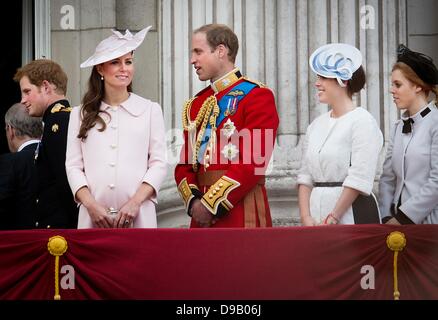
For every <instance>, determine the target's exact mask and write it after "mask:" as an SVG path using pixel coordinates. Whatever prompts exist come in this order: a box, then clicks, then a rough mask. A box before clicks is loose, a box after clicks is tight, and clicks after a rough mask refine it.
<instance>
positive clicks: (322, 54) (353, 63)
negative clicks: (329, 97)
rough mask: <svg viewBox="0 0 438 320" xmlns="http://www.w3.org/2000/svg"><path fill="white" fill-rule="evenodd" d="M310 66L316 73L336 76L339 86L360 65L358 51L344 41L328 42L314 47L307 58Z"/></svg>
mask: <svg viewBox="0 0 438 320" xmlns="http://www.w3.org/2000/svg"><path fill="white" fill-rule="evenodd" d="M309 65H310V68H311V69H312V70H313V72H315V73H316V74H317V75H320V76H322V77H325V78H332V79H334V78H336V80H338V83H339V85H340V86H341V87H345V84H344V83H343V81H346V80H350V79H351V78H352V77H353V73H354V72H355V71H356V70H357V69H359V67H360V66H361V65H362V54H361V53H360V51H359V50H358V49H357V48H356V47H354V46H352V45H349V44H346V43H330V44H326V45H324V46H322V47H319V48H318V49H316V50H315V51H314V52H313V53H312V55H311V56H310V58H309Z"/></svg>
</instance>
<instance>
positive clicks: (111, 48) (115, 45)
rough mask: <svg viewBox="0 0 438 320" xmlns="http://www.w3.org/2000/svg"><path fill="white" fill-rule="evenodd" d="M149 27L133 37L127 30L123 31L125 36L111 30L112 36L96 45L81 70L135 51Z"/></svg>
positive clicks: (82, 64)
mask: <svg viewBox="0 0 438 320" xmlns="http://www.w3.org/2000/svg"><path fill="white" fill-rule="evenodd" d="M151 27H152V26H149V27H147V28H144V29H143V30H141V31H139V32H137V33H136V34H135V35H133V34H132V33H131V32H130V31H129V30H128V29H127V30H126V31H125V34H122V33H121V32H119V31H116V30H112V32H113V34H112V35H111V36H109V37H108V38H106V39H104V40H102V41H101V42H100V43H99V44H98V45H97V47H96V51H94V54H93V55H92V56H91V57H89V58H88V59H87V60H85V61H84V62H82V63H81V68H87V67H92V66H95V65H97V64H101V63H104V62H107V61H110V60H112V59H116V58H118V57H121V56H123V55H125V54H127V53H128V52H131V51H133V50H135V49H137V47H138V46H140V45H141V44H142V42H143V40H144V37H145V36H146V34H147V33H148V31H149V29H150V28H151Z"/></svg>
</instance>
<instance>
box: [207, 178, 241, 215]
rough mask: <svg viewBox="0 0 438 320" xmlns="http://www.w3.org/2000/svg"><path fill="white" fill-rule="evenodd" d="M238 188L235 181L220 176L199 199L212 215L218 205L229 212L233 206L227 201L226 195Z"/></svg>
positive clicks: (215, 212)
mask: <svg viewBox="0 0 438 320" xmlns="http://www.w3.org/2000/svg"><path fill="white" fill-rule="evenodd" d="M239 186H240V183H239V182H237V181H236V180H233V179H231V178H228V177H227V176H222V177H221V178H220V179H219V180H218V181H216V183H215V184H213V185H212V186H211V187H210V189H208V191H207V192H206V193H205V194H204V196H203V197H202V199H201V202H202V204H203V205H204V206H205V207H206V208H207V209H208V210H209V211H210V212H211V213H212V214H213V215H216V214H217V210H218V207H219V204H222V206H223V207H224V208H225V209H226V210H227V211H230V210H231V209H232V208H233V205H232V204H231V202H230V201H229V200H228V195H229V193H230V192H231V191H233V190H234V189H236V188H237V187H239Z"/></svg>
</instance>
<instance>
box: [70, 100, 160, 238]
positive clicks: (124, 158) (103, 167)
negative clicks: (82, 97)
mask: <svg viewBox="0 0 438 320" xmlns="http://www.w3.org/2000/svg"><path fill="white" fill-rule="evenodd" d="M100 109H101V110H106V112H107V113H108V114H109V115H110V116H108V115H107V114H105V113H101V114H100V115H101V117H102V118H103V119H104V120H105V122H106V124H107V127H106V130H104V131H103V132H100V131H98V129H99V128H100V125H96V126H95V127H94V128H92V129H91V130H89V131H88V136H87V139H86V140H85V141H81V140H80V139H78V138H77V135H78V133H79V128H80V124H81V119H80V110H81V108H80V107H75V108H73V110H72V112H71V115H70V122H69V127H68V140H67V155H66V170H67V177H68V181H69V183H70V187H71V189H72V192H73V195H76V192H77V191H78V190H79V189H80V188H81V187H83V186H88V188H89V190H90V192H91V194H92V195H93V197H94V198H95V199H96V201H97V202H99V203H100V204H102V205H104V206H105V207H108V208H109V207H112V208H115V209H119V208H121V206H123V204H125V203H126V202H127V201H128V200H129V199H130V197H132V196H133V195H134V194H135V192H136V191H137V189H138V187H139V186H140V185H141V183H143V182H147V183H148V184H150V185H151V186H152V187H153V188H154V189H155V192H156V193H157V194H158V191H159V189H160V185H161V183H162V182H163V180H164V178H165V176H166V167H167V165H166V160H165V154H166V149H165V136H164V134H165V133H164V120H163V114H162V111H161V108H160V105H159V104H157V103H154V102H151V101H149V100H147V99H144V98H142V97H140V96H138V95H136V94H133V93H131V94H130V97H129V98H128V100H126V101H125V102H123V103H122V104H121V105H120V106H119V107H111V106H109V105H107V104H105V103H103V102H102V104H101V107H100ZM156 203H157V200H156V198H154V199H150V200H146V201H144V202H143V204H142V206H141V208H140V212H139V214H138V216H137V217H136V219H135V220H134V227H137V228H155V227H156V226H157V218H156V212H155V204H156ZM78 228H79V229H80V228H93V224H92V222H91V219H90V216H89V214H88V211H87V209H86V208H85V206H83V205H81V206H80V209H79V222H78Z"/></svg>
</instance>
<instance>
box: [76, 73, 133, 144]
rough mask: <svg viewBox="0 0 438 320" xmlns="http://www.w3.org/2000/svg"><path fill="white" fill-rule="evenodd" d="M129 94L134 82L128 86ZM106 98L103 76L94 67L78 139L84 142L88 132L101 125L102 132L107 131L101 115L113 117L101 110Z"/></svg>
mask: <svg viewBox="0 0 438 320" xmlns="http://www.w3.org/2000/svg"><path fill="white" fill-rule="evenodd" d="M128 92H132V82H131V83H130V84H129V85H128ZM104 96H105V86H104V82H103V80H101V75H100V74H99V72H97V68H96V66H93V70H92V71H91V75H90V78H89V79H88V90H87V92H86V93H85V95H84V97H83V98H82V106H81V119H82V122H81V127H80V129H79V134H78V138H79V139H81V140H82V141H84V140H85V139H86V138H87V133H88V130H90V129H91V128H93V127H94V126H95V125H97V124H99V125H100V128H99V129H98V130H99V131H100V132H102V131H104V130H105V129H106V123H105V121H104V120H103V118H102V117H101V116H100V114H101V113H106V114H107V115H108V116H109V117H111V115H110V114H109V113H108V112H106V111H101V110H100V105H101V103H102V99H103V97H104Z"/></svg>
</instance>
